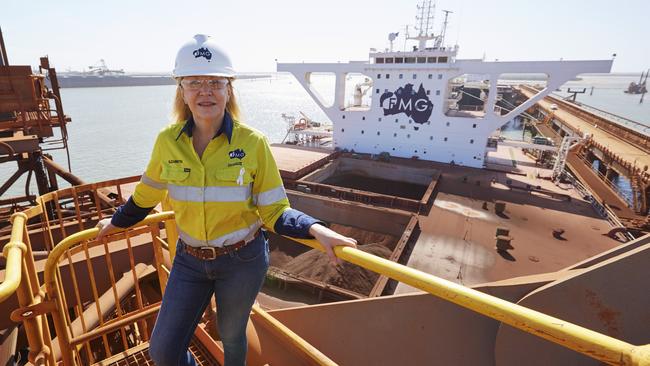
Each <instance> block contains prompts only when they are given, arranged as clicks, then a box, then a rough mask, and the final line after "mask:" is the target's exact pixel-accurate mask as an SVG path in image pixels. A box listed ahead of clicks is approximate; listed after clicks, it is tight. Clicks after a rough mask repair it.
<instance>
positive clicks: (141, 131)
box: [0, 73, 650, 198]
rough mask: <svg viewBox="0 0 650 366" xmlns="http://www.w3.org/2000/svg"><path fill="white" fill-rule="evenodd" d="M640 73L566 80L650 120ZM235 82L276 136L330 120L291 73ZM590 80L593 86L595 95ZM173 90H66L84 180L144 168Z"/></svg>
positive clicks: (584, 97)
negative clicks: (289, 118)
mask: <svg viewBox="0 0 650 366" xmlns="http://www.w3.org/2000/svg"><path fill="white" fill-rule="evenodd" d="M635 80H638V78H636V77H631V76H626V77H619V76H610V75H608V76H598V77H584V78H582V80H580V81H573V82H570V83H568V84H567V86H571V87H573V88H576V87H579V86H580V87H583V86H584V87H586V88H589V89H587V93H586V94H581V95H579V96H578V101H580V102H583V103H586V104H592V105H593V106H594V107H597V108H600V109H604V110H607V111H610V112H612V113H615V114H617V115H620V116H623V117H625V118H629V119H632V120H635V121H639V122H641V121H643V123H645V124H646V125H647V124H650V100H646V102H645V103H643V104H639V103H638V100H639V98H640V96H638V95H637V96H635V95H629V94H625V93H623V89H626V88H627V85H628V84H629V82H630V81H635ZM312 81H313V82H314V83H315V84H316V89H318V90H319V92H320V94H321V95H323V96H324V97H325V98H324V102H325V103H326V104H331V103H332V102H333V98H332V97H331V96H332V95H333V91H334V82H333V79H331V78H327V77H322V78H319V77H318V76H314V77H312ZM362 81H364V80H363V77H362V76H358V75H357V76H353V77H350V80H348V83H347V85H349V86H350V90H347V91H346V97H345V100H346V103H349V102H351V99H352V97H351V95H352V93H351V91H352V90H351V89H352V88H354V85H356V83H358V82H362ZM234 86H235V90H236V96H237V97H238V99H239V102H240V105H241V107H242V110H243V120H244V121H245V122H246V123H247V124H249V125H250V126H252V127H255V128H257V129H259V130H260V131H262V132H263V133H264V134H265V135H266V136H267V137H268V139H269V141H270V142H271V143H277V142H281V141H282V139H283V138H284V136H285V135H286V132H287V128H288V126H287V123H286V122H285V120H284V119H283V118H282V117H281V115H282V114H283V113H287V114H293V115H294V116H296V118H299V117H300V115H299V112H303V113H304V114H305V115H307V116H308V117H310V118H311V119H313V120H314V121H319V122H324V123H331V122H330V121H329V119H328V118H327V116H326V115H325V114H324V113H323V112H322V111H321V109H320V108H319V107H318V105H317V104H316V103H315V102H314V101H313V100H312V99H311V97H310V96H309V95H308V94H307V92H306V91H304V89H303V88H302V87H301V86H300V84H299V83H298V81H297V80H296V79H295V78H294V77H293V76H291V75H289V74H284V73H278V74H272V76H271V77H270V78H261V79H245V80H238V81H236V82H235V84H234ZM591 86H594V91H593V94H592V95H589V94H590V93H589V92H590V91H591V90H590V88H591ZM565 89H566V87H563V90H565ZM174 91H175V86H173V85H163V86H129V87H106V88H71V89H61V99H62V102H63V106H64V111H65V113H66V115H68V116H70V117H71V118H72V123H70V124H68V134H69V141H68V143H69V152H70V154H69V157H70V167H71V169H72V172H73V173H74V174H75V175H77V176H78V177H79V178H81V179H82V180H84V181H86V182H94V181H102V180H108V179H114V178H118V177H125V176H131V175H137V174H141V173H142V172H143V170H144V169H145V167H146V164H147V161H148V160H149V156H150V153H151V148H152V146H153V143H154V140H155V137H156V135H157V133H158V131H159V130H160V129H161V128H163V127H164V126H166V125H167V124H169V123H170V113H171V108H172V101H173V97H174ZM370 92H372V90H371V91H370ZM369 94H370V93H369ZM327 96H330V97H329V98H328V97H327ZM649 99H650V98H649ZM364 102H369V95H366V96H365V97H364ZM503 130H504V131H506V132H507V133H509V134H511V135H512V136H513V137H514V136H522V135H523V133H522V125H521V123H516V122H514V123H512V124H511V125H506V126H504V128H503ZM47 153H50V154H51V155H52V156H53V158H54V161H55V162H57V163H58V164H60V165H62V166H64V167H66V168H67V167H68V163H67V161H68V157H67V154H66V153H65V150H54V151H48V152H47ZM15 170H16V167H15V164H11V163H6V164H0V181H2V182H4V181H6V180H7V179H8V178H9V176H11V174H13V172H14V171H15ZM25 179H26V177H25V175H24V176H23V177H22V179H21V180H19V181H18V182H17V183H16V184H14V185H13V187H12V188H11V189H10V190H9V191H8V192H6V193H5V194H4V195H2V198H7V197H13V196H18V195H23V194H24V191H25V188H24V185H25ZM31 183H32V184H31V185H32V189H31V193H32V194H36V192H37V191H36V188H35V183H34V179H33V178H32V182H31ZM61 186H65V184H61Z"/></svg>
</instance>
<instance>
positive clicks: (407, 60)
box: [404, 57, 415, 64]
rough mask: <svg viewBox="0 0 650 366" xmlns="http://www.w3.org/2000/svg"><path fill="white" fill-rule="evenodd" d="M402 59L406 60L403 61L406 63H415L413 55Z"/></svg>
mask: <svg viewBox="0 0 650 366" xmlns="http://www.w3.org/2000/svg"><path fill="white" fill-rule="evenodd" d="M404 60H405V61H406V62H405V63H407V64H414V63H415V57H406V58H405V59H404Z"/></svg>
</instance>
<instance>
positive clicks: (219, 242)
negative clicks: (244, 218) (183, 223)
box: [178, 220, 262, 247]
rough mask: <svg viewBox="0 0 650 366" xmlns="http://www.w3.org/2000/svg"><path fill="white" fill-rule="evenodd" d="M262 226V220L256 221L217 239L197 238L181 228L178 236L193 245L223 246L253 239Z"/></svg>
mask: <svg viewBox="0 0 650 366" xmlns="http://www.w3.org/2000/svg"><path fill="white" fill-rule="evenodd" d="M261 227H262V220H258V221H257V222H255V223H254V224H253V225H251V226H249V227H245V228H243V229H239V230H236V231H233V232H231V233H228V234H226V235H222V236H220V237H218V238H216V239H212V240H208V241H203V240H198V239H195V238H193V237H192V236H190V235H189V234H188V233H186V232H184V231H183V230H180V229H179V230H178V236H179V237H180V238H181V240H183V242H184V243H185V244H187V245H189V246H192V247H204V246H212V247H223V246H228V245H233V244H236V243H238V242H240V241H242V240H245V241H246V242H249V241H251V240H253V238H254V236H255V233H256V232H257V230H259V229H260V228H261Z"/></svg>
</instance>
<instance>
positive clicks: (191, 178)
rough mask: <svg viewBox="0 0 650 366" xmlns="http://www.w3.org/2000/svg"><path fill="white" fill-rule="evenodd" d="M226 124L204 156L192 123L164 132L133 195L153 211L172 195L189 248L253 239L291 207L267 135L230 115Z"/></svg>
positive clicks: (184, 239)
mask: <svg viewBox="0 0 650 366" xmlns="http://www.w3.org/2000/svg"><path fill="white" fill-rule="evenodd" d="M223 124H224V125H223V126H222V129H221V130H220V132H222V131H223V130H224V127H225V133H218V134H217V136H215V137H214V138H213V139H212V141H210V143H209V144H208V146H207V147H206V149H205V151H204V152H203V156H201V158H199V156H198V155H197V153H196V151H195V150H194V147H193V145H192V138H191V134H192V127H193V121H192V120H191V119H190V120H189V121H187V122H185V123H175V124H172V125H169V126H168V127H166V128H164V129H163V130H162V131H161V132H160V133H159V135H158V137H157V139H156V143H155V145H154V148H153V152H152V154H151V159H150V161H149V164H148V165H147V169H146V171H145V173H144V174H143V175H142V179H141V181H140V182H139V183H138V185H137V186H136V188H135V193H134V194H133V196H132V199H133V201H134V203H135V204H136V205H137V206H139V207H154V206H156V205H157V204H158V203H159V202H160V201H161V200H162V198H163V197H164V194H165V191H168V192H169V197H170V202H171V206H172V209H173V211H174V212H175V214H176V224H177V226H178V229H179V230H178V231H179V236H180V238H181V239H182V240H183V241H184V242H185V243H186V244H188V245H191V246H206V245H209V246H217V247H220V246H223V245H232V244H234V243H237V242H239V241H241V240H250V239H252V237H253V235H254V234H255V233H256V232H257V230H258V229H260V227H262V225H264V226H265V227H266V228H267V229H270V230H273V228H274V224H275V222H276V220H277V219H278V218H279V217H280V216H281V215H282V213H283V212H284V211H285V210H288V209H289V208H290V207H289V200H288V199H287V195H286V193H285V190H284V187H283V185H282V179H281V178H280V173H279V171H278V168H277V166H276V164H275V160H274V159H273V155H272V154H271V149H270V147H269V144H268V141H267V139H266V137H265V136H264V135H263V134H262V133H261V132H259V131H257V130H255V129H254V128H251V127H249V126H246V125H244V124H242V123H240V122H238V121H235V120H232V119H231V118H230V116H229V115H228V114H227V113H226V116H225V117H224V122H223Z"/></svg>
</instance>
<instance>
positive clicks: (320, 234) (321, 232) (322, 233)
mask: <svg viewBox="0 0 650 366" xmlns="http://www.w3.org/2000/svg"><path fill="white" fill-rule="evenodd" d="M309 233H310V234H311V235H313V236H314V237H315V238H316V240H318V242H319V243H320V244H321V245H322V246H323V248H324V249H325V253H327V256H328V257H330V262H332V264H338V265H340V264H342V263H343V262H342V261H341V259H339V258H337V257H336V255H335V254H334V247H337V246H341V245H343V246H347V247H352V248H356V247H357V241H356V240H355V239H352V238H348V237H347V236H343V235H341V234H339V233H337V232H336V231H334V230H331V229H329V228H327V227H325V226H323V225H319V224H314V225H312V226H311V227H310V228H309Z"/></svg>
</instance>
